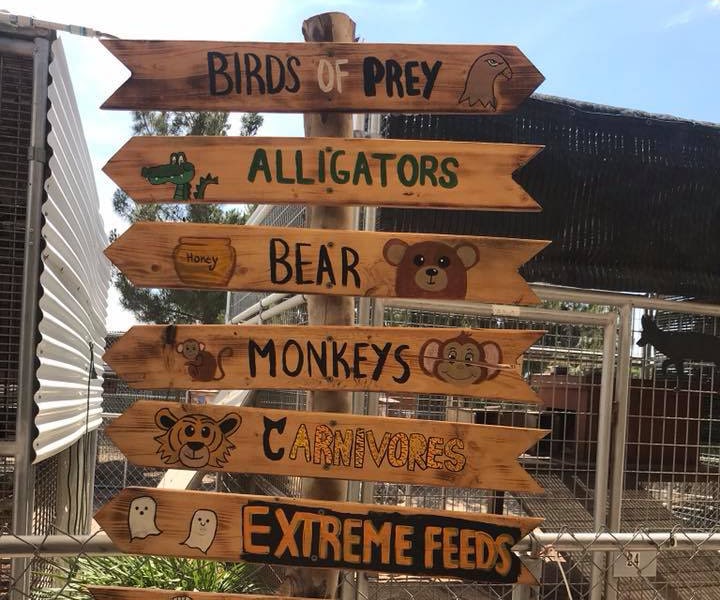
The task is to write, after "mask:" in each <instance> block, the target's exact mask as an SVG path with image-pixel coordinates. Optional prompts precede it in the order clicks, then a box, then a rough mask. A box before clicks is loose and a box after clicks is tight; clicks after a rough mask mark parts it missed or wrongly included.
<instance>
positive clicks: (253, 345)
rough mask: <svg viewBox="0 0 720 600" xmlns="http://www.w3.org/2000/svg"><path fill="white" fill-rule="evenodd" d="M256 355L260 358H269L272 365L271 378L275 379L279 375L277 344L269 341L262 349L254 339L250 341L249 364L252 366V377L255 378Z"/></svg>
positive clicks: (270, 369)
mask: <svg viewBox="0 0 720 600" xmlns="http://www.w3.org/2000/svg"><path fill="white" fill-rule="evenodd" d="M256 353H257V354H258V356H260V358H265V357H268V359H269V363H270V366H269V368H268V373H269V375H270V377H275V376H276V375H277V368H276V366H277V365H276V363H277V360H276V358H277V357H276V356H275V342H274V341H273V340H268V341H267V343H266V344H265V346H263V347H262V348H261V347H260V345H259V344H258V343H257V342H256V341H255V340H253V339H252V338H251V339H249V340H248V362H249V365H250V377H255V376H256V374H257V367H256V365H255V354H256Z"/></svg>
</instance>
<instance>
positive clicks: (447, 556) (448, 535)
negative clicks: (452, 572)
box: [442, 527, 458, 569]
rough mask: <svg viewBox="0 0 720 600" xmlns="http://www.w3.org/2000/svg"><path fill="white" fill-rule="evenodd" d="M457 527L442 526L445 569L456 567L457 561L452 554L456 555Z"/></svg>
mask: <svg viewBox="0 0 720 600" xmlns="http://www.w3.org/2000/svg"><path fill="white" fill-rule="evenodd" d="M457 536H458V529H457V527H445V528H443V549H442V550H443V567H445V568H446V569H457V568H458V562H457V560H456V559H455V558H453V557H454V556H456V555H457V551H458V547H457Z"/></svg>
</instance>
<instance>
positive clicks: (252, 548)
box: [242, 506, 270, 554]
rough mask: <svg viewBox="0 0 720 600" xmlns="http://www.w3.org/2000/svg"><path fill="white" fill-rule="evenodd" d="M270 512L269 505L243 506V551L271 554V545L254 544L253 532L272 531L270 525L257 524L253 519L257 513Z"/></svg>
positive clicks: (264, 513)
mask: <svg viewBox="0 0 720 600" xmlns="http://www.w3.org/2000/svg"><path fill="white" fill-rule="evenodd" d="M269 512H270V507H269V506H243V509H242V516H243V527H242V537H243V552H250V553H252V554H270V546H257V545H255V544H253V541H252V536H253V533H260V534H263V533H270V526H269V525H255V524H254V523H253V522H252V520H253V517H254V516H255V515H266V514H268V513H269Z"/></svg>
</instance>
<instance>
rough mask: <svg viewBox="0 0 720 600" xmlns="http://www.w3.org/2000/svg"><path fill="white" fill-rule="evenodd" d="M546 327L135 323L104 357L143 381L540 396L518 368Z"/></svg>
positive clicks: (150, 384)
mask: <svg viewBox="0 0 720 600" xmlns="http://www.w3.org/2000/svg"><path fill="white" fill-rule="evenodd" d="M543 333H544V332H543V331H533V330H513V329H431V328H423V329H408V328H402V327H340V326H336V327H330V326H283V325H280V326H273V327H268V326H264V325H178V326H174V325H168V326H163V325H144V326H135V327H132V328H131V329H130V330H129V331H128V332H127V333H126V334H125V335H123V336H122V337H121V338H120V339H119V340H118V341H117V342H115V343H114V344H113V345H112V346H111V347H110V348H109V349H108V350H107V352H105V355H104V357H103V358H104V360H105V361H106V362H107V363H108V364H109V365H110V366H111V367H112V368H113V369H114V370H115V372H116V373H117V374H118V376H119V377H122V378H123V379H124V380H126V381H127V382H128V384H129V385H130V386H131V387H135V388H141V389H168V388H174V389H191V390H192V389H206V388H207V387H208V386H212V387H213V388H214V389H220V390H227V389H237V390H244V389H256V388H265V389H289V388H294V389H302V390H339V389H345V390H361V391H377V392H413V393H437V394H448V395H457V396H482V397H487V398H500V399H506V400H512V401H518V402H532V403H538V402H540V399H539V398H538V396H537V395H536V394H535V392H534V391H533V390H532V389H531V388H530V387H529V386H528V385H527V383H526V382H525V380H524V379H523V378H522V376H521V375H520V373H519V372H518V363H519V361H520V358H521V355H522V353H523V352H524V351H525V350H526V349H527V348H528V347H529V346H530V345H532V344H533V343H534V342H536V341H537V340H538V339H539V338H540V337H541V336H542V335H543Z"/></svg>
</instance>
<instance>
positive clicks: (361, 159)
mask: <svg viewBox="0 0 720 600" xmlns="http://www.w3.org/2000/svg"><path fill="white" fill-rule="evenodd" d="M541 149H542V146H534V145H523V144H487V143H468V142H435V141H416V140H373V139H347V138H262V137H230V136H216V137H213V136H187V137H159V136H157V137H156V136H142V137H134V138H131V139H130V141H128V142H127V143H126V144H125V145H124V146H123V147H122V148H121V149H120V150H119V151H118V152H117V153H116V154H115V155H114V156H113V157H112V158H111V159H110V160H109V161H108V163H107V164H106V165H105V167H104V168H103V171H105V173H106V174H107V175H108V177H110V178H111V179H112V180H113V181H114V182H115V183H116V184H117V185H118V186H119V187H121V188H122V189H123V190H124V191H125V192H127V194H128V195H129V196H130V197H131V198H132V199H133V200H134V201H135V202H139V203H143V202H179V201H180V202H196V203H200V202H233V203H238V202H239V203H248V202H259V203H262V204H277V203H279V204H330V205H346V206H347V205H365V206H415V207H436V208H464V209H485V210H513V211H536V210H540V206H539V205H538V204H537V203H536V202H535V201H534V200H533V199H532V198H531V197H530V196H529V195H528V194H527V193H526V192H525V190H524V189H523V188H522V187H520V185H519V184H517V183H516V182H515V181H514V180H513V178H512V175H513V173H514V172H515V171H516V170H517V169H519V168H520V167H522V166H523V165H524V164H525V163H527V162H528V161H529V160H531V159H532V158H533V156H535V155H536V154H537V153H538V152H539V151H540V150H541ZM179 153H182V158H181V163H180V164H179V165H178V164H177V160H178V156H179ZM173 161H174V162H173ZM173 173H174V174H176V177H175V178H173V177H172V176H171V175H172V174H173ZM178 174H184V175H185V179H183V181H185V180H187V182H186V183H182V184H180V187H179V188H178V185H177V184H176V183H173V182H174V181H175V182H177V181H179V179H178V177H177V175H178ZM208 177H210V179H208ZM181 179H182V178H181ZM208 181H211V182H210V183H208ZM178 194H179V196H178Z"/></svg>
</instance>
